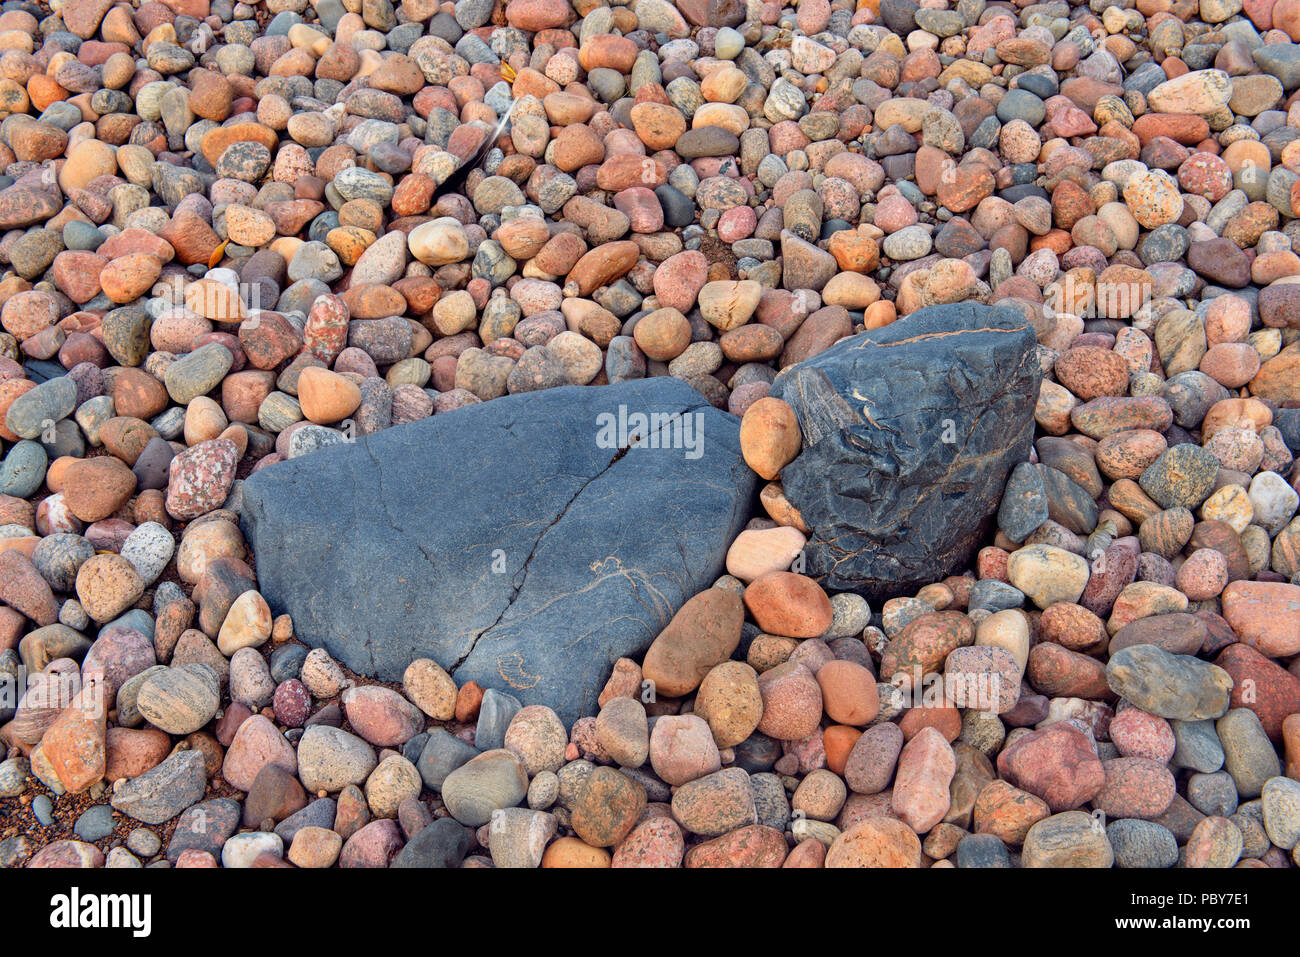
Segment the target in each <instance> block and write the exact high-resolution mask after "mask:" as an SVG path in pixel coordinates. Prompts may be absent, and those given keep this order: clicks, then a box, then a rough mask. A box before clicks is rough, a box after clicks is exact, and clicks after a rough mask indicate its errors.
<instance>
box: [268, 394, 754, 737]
mask: <svg viewBox="0 0 1300 957" xmlns="http://www.w3.org/2000/svg"><path fill="white" fill-rule="evenodd" d="M620 406H622V407H623V409H624V410H625V412H624V418H625V421H627V422H629V423H630V427H629V428H628V429H626V430H625V431H626V432H627V434H626V435H625V436H623V437H622V440H621V441H618V442H616V444H615V445H614V447H610V442H608V441H606V439H607V438H609V436H610V435H613V436H614V437H615V438H616V439H618V436H617V422H618V416H619V409H620ZM635 413H643V414H646V415H649V416H652V417H658V418H657V421H656V420H655V419H653V418H652V421H651V424H650V425H649V429H650V430H653V432H652V434H651V436H650V442H649V443H647V447H637V448H631V449H628V447H627V446H628V444H629V443H631V442H634V441H635V439H636V438H637V437H638V435H639V434H640V433H638V432H637V430H636V423H635V422H634V421H632V420H631V419H630V418H628V417H629V416H631V415H633V414H635ZM602 414H607V415H608V416H609V418H601V416H602ZM609 424H613V426H614V430H613V431H612V432H611V431H610V430H608V429H607V430H606V432H605V433H602V432H601V426H602V425H609ZM656 427H657V428H656ZM737 432H738V422H737V420H736V419H735V418H734V417H733V416H730V415H728V414H726V413H724V412H720V411H718V410H717V409H714V408H713V407H711V406H710V405H709V404H708V402H707V401H706V400H705V399H704V398H703V397H702V396H701V395H700V394H699V393H698V392H696V391H695V390H693V389H692V388H690V387H689V386H687V385H686V384H685V383H682V382H679V381H676V380H672V379H655V380H646V381H640V382H629V383H623V384H621V385H617V386H609V387H604V388H585V389H584V388H577V387H574V388H562V389H554V390H549V391H547V392H545V393H541V394H536V395H528V396H518V397H509V398H503V399H500V400H498V401H495V402H491V403H485V404H484V405H482V406H475V407H473V408H470V409H465V410H463V411H462V412H461V413H459V414H458V415H455V416H447V417H443V418H440V417H434V418H431V419H426V420H423V421H421V422H418V423H414V424H411V425H407V426H401V427H397V428H392V429H387V430H385V431H383V432H381V433H379V434H378V435H374V436H368V437H364V438H362V439H360V440H358V441H357V442H356V443H355V444H347V445H342V446H338V447H335V448H331V449H328V450H325V451H323V452H320V453H317V454H315V455H312V456H310V457H308V458H305V459H302V460H297V461H293V462H289V463H285V464H284V465H282V466H281V467H279V468H276V469H271V470H265V471H262V472H259V473H257V474H256V475H254V476H252V477H251V478H250V479H249V480H248V481H247V482H246V483H245V485H244V510H243V525H244V530H245V534H246V535H247V536H248V540H249V542H250V544H251V545H252V547H253V550H254V552H255V554H256V555H257V562H258V569H257V570H258V580H259V583H260V587H261V590H262V592H263V594H264V595H265V596H266V598H267V600H268V601H269V602H270V604H271V607H272V610H273V611H274V612H275V613H276V614H279V613H288V614H290V615H291V616H292V618H293V621H294V627H295V631H296V633H297V634H298V635H299V636H300V637H301V638H302V639H303V640H305V641H307V642H308V643H309V644H312V645H314V646H321V647H324V648H326V649H327V650H328V651H329V652H330V654H331V655H333V656H335V657H336V658H338V659H339V660H341V661H342V662H343V663H345V664H346V665H347V666H348V667H349V668H351V669H353V670H354V671H357V672H359V673H363V674H368V675H373V676H376V677H379V678H383V679H389V680H398V679H400V678H401V677H402V672H403V670H404V669H405V668H406V666H407V665H408V664H409V663H410V662H411V660H412V659H414V658H418V657H430V658H433V659H434V660H436V661H437V662H438V663H439V664H441V665H442V666H443V667H445V668H447V669H448V671H449V672H450V673H451V674H452V675H453V676H454V677H455V679H456V680H457V682H458V683H460V682H464V681H469V680H474V681H478V682H480V683H481V684H483V685H484V686H488V687H503V688H504V689H505V690H507V691H508V692H509V693H510V694H512V695H513V696H515V697H517V698H518V699H519V700H520V701H522V702H523V703H525V704H530V703H537V704H542V703H545V704H547V705H549V706H551V707H552V708H554V709H555V710H556V712H557V713H558V714H559V715H560V716H561V717H562V718H563V719H564V720H565V721H572V720H574V719H576V718H577V717H579V716H581V715H582V714H585V713H590V712H591V711H592V709H593V708H594V707H595V703H596V696H597V695H598V694H599V692H600V689H601V687H602V686H603V685H604V682H605V680H606V678H607V677H608V675H609V669H610V667H611V666H612V664H613V663H614V661H615V660H616V659H618V658H619V657H620V656H627V655H633V654H636V653H638V652H641V651H644V650H645V648H646V647H648V646H649V644H650V642H651V641H652V640H653V639H654V637H655V636H656V635H657V634H658V633H659V632H660V631H661V630H662V629H663V627H664V626H665V625H666V624H667V623H668V621H669V620H670V619H671V618H672V616H673V614H674V613H675V612H676V611H677V609H678V608H679V607H680V606H681V605H682V603H683V602H685V601H686V599H687V598H689V597H691V596H692V595H694V594H695V593H696V592H698V591H699V590H701V589H702V588H706V587H708V586H709V585H710V584H711V583H712V582H713V580H714V579H715V578H716V577H717V576H718V574H719V573H720V571H721V569H722V563H723V558H724V555H725V553H726V548H727V544H728V543H729V542H730V541H731V540H732V539H733V538H734V537H735V535H736V534H737V533H738V532H739V530H740V528H741V526H742V525H743V523H744V521H745V519H746V518H747V517H748V515H749V509H750V502H751V499H752V496H753V493H754V483H755V476H754V474H753V473H752V472H751V471H749V469H748V468H747V467H746V466H745V464H744V462H743V461H742V459H741V457H740V451H739V448H740V446H739V439H738V435H737ZM656 436H657V437H658V438H659V439H660V441H659V442H658V443H656V442H655V441H654V438H655V437H656ZM696 441H698V442H699V444H698V446H697V445H696V444H695V443H696ZM655 444H659V445H660V446H661V447H660V448H653V447H652V446H653V445H655ZM674 445H685V446H686V447H684V448H681V447H672V446H674ZM696 449H698V450H699V453H700V454H699V455H698V457H696Z"/></svg>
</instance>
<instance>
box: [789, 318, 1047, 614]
mask: <svg viewBox="0 0 1300 957" xmlns="http://www.w3.org/2000/svg"><path fill="white" fill-rule="evenodd" d="M1035 346H1036V341H1035V338H1034V330H1033V327H1032V326H1030V325H1029V324H1028V323H1027V322H1026V321H1025V319H1024V317H1023V316H1021V315H1020V314H1019V313H1018V312H1015V311H1013V310H1011V309H1009V308H1006V307H998V306H993V307H990V306H982V305H978V304H975V303H961V304H957V305H949V306H932V307H930V308H928V309H921V310H919V311H917V312H915V313H913V314H911V315H910V316H907V317H906V318H904V319H902V320H901V321H899V322H895V323H892V324H891V325H888V326H885V327H884V328H883V329H876V330H873V331H871V332H865V333H862V334H860V335H857V336H854V337H852V338H851V339H846V340H844V341H842V342H839V343H836V344H835V345H834V346H832V347H831V348H829V349H827V350H826V351H825V352H821V353H819V354H817V355H815V356H813V357H812V358H811V359H808V360H806V361H804V362H802V363H800V364H799V365H797V366H794V367H792V368H790V369H786V370H784V371H782V372H781V374H780V375H778V376H777V377H776V380H775V381H774V382H773V385H772V394H773V395H775V396H777V397H779V398H781V399H784V400H785V401H786V402H788V403H790V405H791V406H793V408H794V410H795V413H796V415H797V416H798V418H799V425H800V429H801V431H802V432H803V437H804V448H803V451H802V452H801V453H800V455H799V457H798V458H796V459H795V460H794V461H793V462H791V463H790V464H789V465H787V466H786V467H785V468H784V469H782V470H781V482H782V486H783V488H784V491H785V495H786V497H787V498H788V499H789V500H790V502H791V503H792V504H793V505H794V506H795V507H796V508H798V509H799V511H800V512H801V513H802V515H803V519H804V522H805V523H806V524H807V525H808V527H809V528H810V529H811V530H812V535H811V536H810V538H809V540H808V546H807V549H806V552H805V559H806V568H807V573H808V574H810V575H813V576H814V577H816V578H818V579H819V580H820V581H821V582H822V584H823V585H824V586H825V587H826V588H828V589H830V590H833V591H857V592H860V593H862V594H864V595H866V596H868V597H871V598H886V597H890V596H893V595H897V594H899V593H901V592H904V591H908V592H914V591H915V590H916V589H917V588H919V587H920V586H921V585H924V584H926V583H928V582H933V581H937V580H938V579H940V578H942V577H943V576H945V575H948V574H950V573H952V572H953V571H955V570H958V569H959V568H960V567H962V566H963V565H964V564H965V563H966V562H967V560H968V559H969V558H970V556H971V553H972V552H973V551H974V549H975V548H976V546H977V545H978V544H979V542H980V539H981V537H982V535H983V534H984V532H985V531H986V530H987V529H988V528H989V527H990V525H991V523H990V518H991V516H992V515H993V514H994V513H995V512H996V511H997V508H998V503H999V501H1000V500H1001V498H1002V491H1003V486H1004V483H1005V482H1006V479H1007V474H1008V473H1009V472H1010V471H1011V469H1012V468H1013V467H1014V466H1015V465H1016V464H1017V463H1018V462H1022V461H1024V460H1025V459H1026V458H1028V455H1029V451H1030V445H1031V443H1032V441H1033V436H1034V404H1035V402H1036V401H1037V398H1038V387H1039V383H1040V380H1041V373H1040V371H1039V364H1038V357H1037V354H1036V348H1035Z"/></svg>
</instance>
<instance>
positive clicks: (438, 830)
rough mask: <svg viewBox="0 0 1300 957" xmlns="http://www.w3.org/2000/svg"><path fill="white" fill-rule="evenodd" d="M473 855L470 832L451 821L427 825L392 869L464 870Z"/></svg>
mask: <svg viewBox="0 0 1300 957" xmlns="http://www.w3.org/2000/svg"><path fill="white" fill-rule="evenodd" d="M468 851H469V830H468V828H466V827H465V826H464V825H463V824H457V823H456V822H455V821H453V820H452V819H451V818H447V817H444V818H439V819H438V820H436V821H434V822H433V823H432V824H427V825H425V826H424V827H423V828H421V829H420V832H419V833H418V834H416V835H415V837H413V838H411V840H410V841H409V842H408V843H407V845H406V846H405V847H403V848H402V849H401V851H399V852H398V854H397V856H396V857H395V858H393V863H392V864H391V865H390V866H392V867H460V864H461V861H463V860H465V854H466V853H467V852H468Z"/></svg>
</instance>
